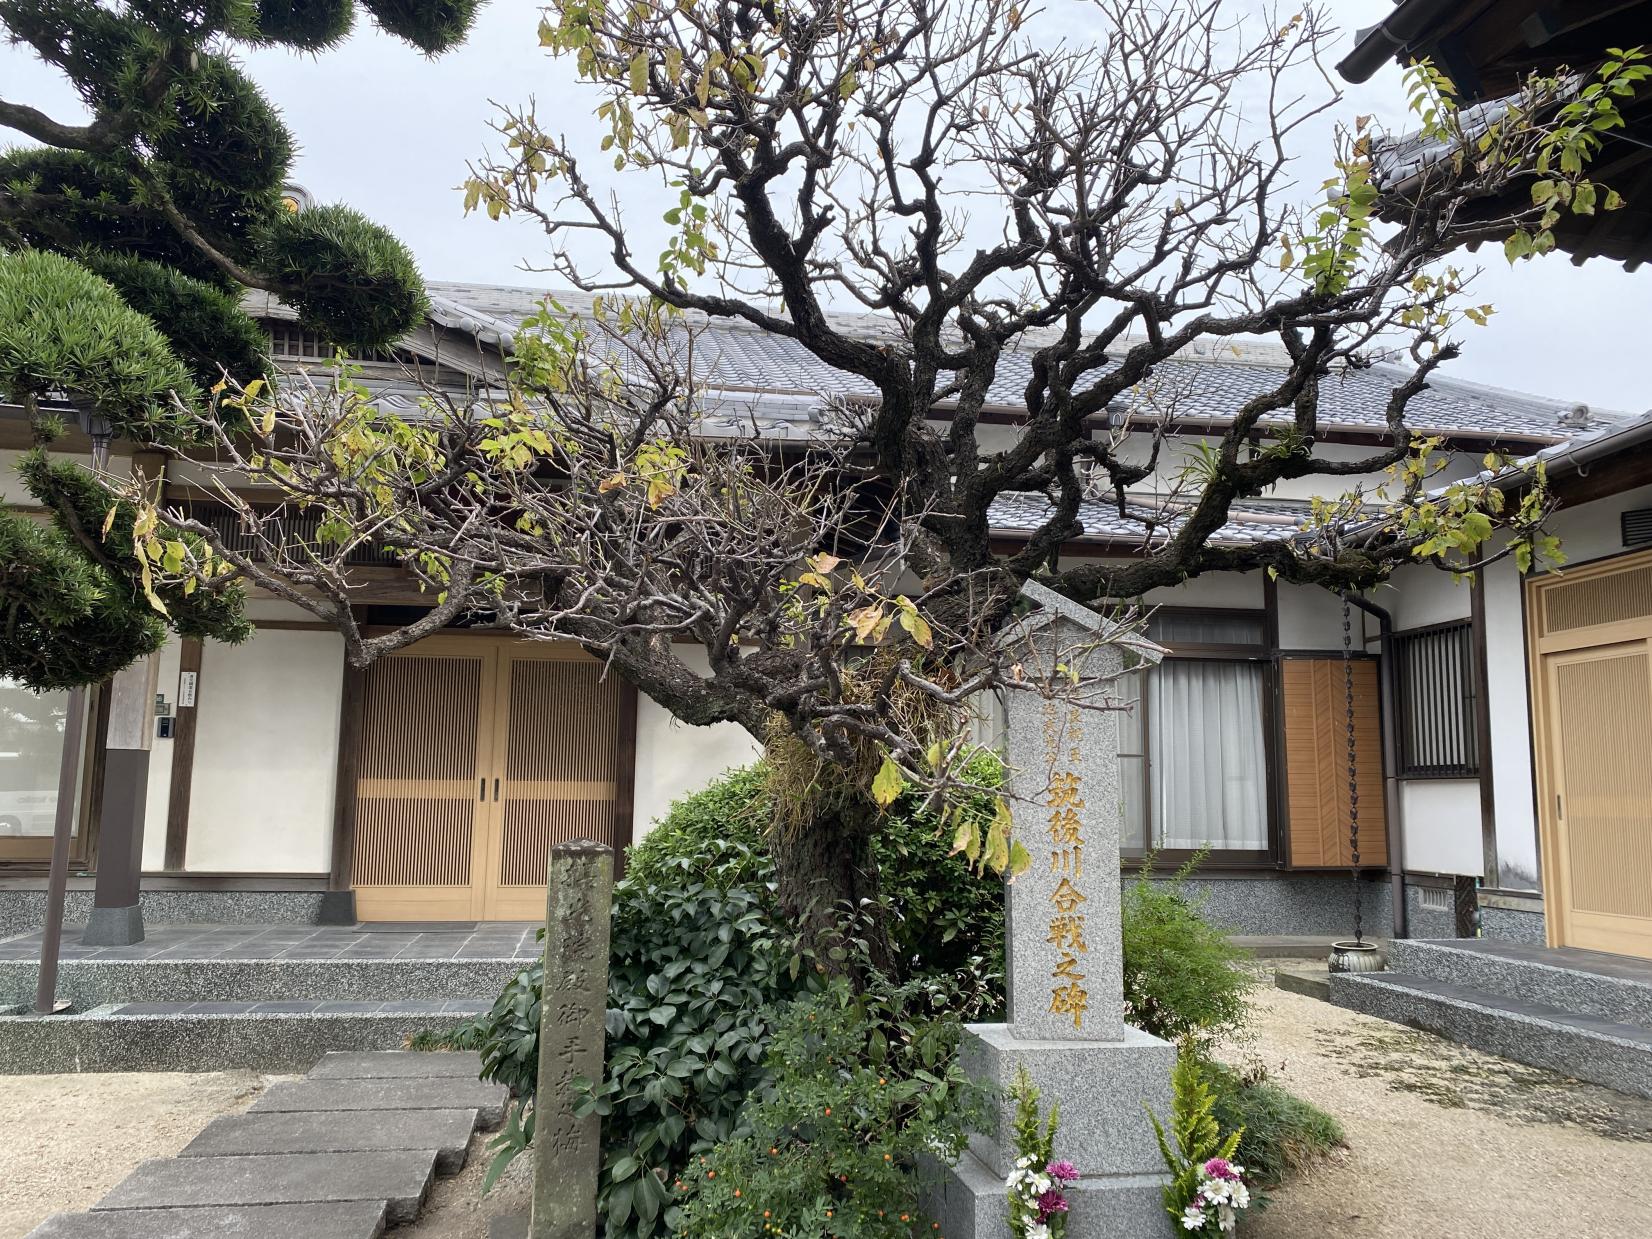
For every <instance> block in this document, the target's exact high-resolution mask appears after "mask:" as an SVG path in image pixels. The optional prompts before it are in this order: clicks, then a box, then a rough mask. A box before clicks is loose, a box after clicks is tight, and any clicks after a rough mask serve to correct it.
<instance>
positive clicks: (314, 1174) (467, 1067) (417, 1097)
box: [29, 1050, 506, 1239]
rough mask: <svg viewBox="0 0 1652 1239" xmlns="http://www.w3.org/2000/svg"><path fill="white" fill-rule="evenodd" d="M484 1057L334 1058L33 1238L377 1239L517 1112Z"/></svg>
mask: <svg viewBox="0 0 1652 1239" xmlns="http://www.w3.org/2000/svg"><path fill="white" fill-rule="evenodd" d="M480 1066H481V1064H480V1061H479V1059H478V1058H477V1056H476V1055H474V1054H425V1053H415V1052H411V1051H401V1050H392V1051H380V1052H374V1053H335V1054H328V1055H326V1056H325V1057H324V1058H322V1060H321V1061H320V1062H319V1063H317V1064H316V1066H315V1067H314V1068H313V1069H312V1070H311V1072H310V1074H309V1076H308V1077H306V1078H305V1079H303V1080H296V1081H291V1082H287V1083H283V1084H277V1085H275V1086H274V1087H273V1088H271V1089H270V1090H269V1091H268V1092H266V1093H265V1094H263V1096H261V1097H260V1098H259V1099H258V1100H257V1101H256V1102H255V1103H253V1105H252V1107H251V1109H249V1110H247V1111H246V1112H245V1113H242V1114H231V1115H224V1116H222V1117H220V1118H217V1119H214V1120H213V1121H212V1123H210V1124H209V1125H208V1126H207V1127H206V1129H205V1130H204V1131H202V1132H201V1134H200V1135H199V1136H197V1137H196V1138H195V1139H194V1140H193V1141H192V1142H191V1143H190V1144H189V1145H188V1146H187V1147H186V1148H185V1149H184V1150H183V1152H182V1153H180V1154H179V1155H178V1156H177V1157H175V1158H169V1159H162V1160H156V1161H147V1162H144V1163H142V1164H141V1165H140V1166H139V1167H138V1168H137V1169H136V1170H135V1171H133V1172H132V1174H131V1175H130V1176H129V1177H128V1178H127V1179H126V1180H125V1181H124V1182H123V1183H121V1184H119V1185H118V1186H117V1187H116V1188H115V1189H114V1190H113V1191H111V1192H110V1193H109V1194H108V1195H106V1196H105V1197H104V1198H103V1199H102V1200H100V1201H99V1202H98V1203H97V1204H96V1205H94V1206H93V1207H92V1209H91V1210H90V1211H89V1212H87V1213H76V1214H59V1215H57V1216H56V1217H52V1218H49V1219H47V1221H46V1222H44V1223H43V1224H42V1225H41V1226H39V1227H38V1228H36V1229H35V1230H34V1231H33V1232H31V1234H30V1236H29V1239H208V1237H209V1236H222V1235H236V1236H239V1237H241V1239H294V1237H295V1236H302V1237H303V1239H377V1237H378V1236H380V1235H382V1234H383V1233H384V1229H385V1227H386V1226H398V1225H402V1224H405V1223H407V1222H411V1221H413V1220H414V1219H415V1218H416V1217H417V1216H418V1214H419V1210H420V1208H421V1207H422V1206H423V1204H424V1201H425V1198H426V1196H427V1195H428V1194H429V1191H430V1187H431V1183H432V1181H433V1180H434V1178H435V1176H437V1175H444V1176H445V1175H451V1174H456V1173H458V1171H459V1170H460V1169H462V1168H463V1166H464V1164H465V1157H466V1151H467V1149H468V1147H469V1142H470V1136H471V1133H472V1132H473V1131H475V1130H476V1129H477V1128H491V1127H496V1126H498V1125H499V1123H500V1122H501V1121H502V1120H503V1118H504V1107H505V1101H506V1092H505V1089H504V1088H503V1087H502V1086H500V1085H495V1084H486V1083H484V1082H482V1081H481V1080H480V1079H478V1078H477V1077H478V1073H479V1071H480Z"/></svg>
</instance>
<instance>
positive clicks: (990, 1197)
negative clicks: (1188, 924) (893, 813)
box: [930, 584, 1176, 1239]
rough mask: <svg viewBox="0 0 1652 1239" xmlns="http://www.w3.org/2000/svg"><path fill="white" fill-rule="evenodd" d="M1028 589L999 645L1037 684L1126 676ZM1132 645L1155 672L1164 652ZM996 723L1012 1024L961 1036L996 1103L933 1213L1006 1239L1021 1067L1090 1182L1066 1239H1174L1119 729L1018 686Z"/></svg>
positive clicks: (1090, 638)
mask: <svg viewBox="0 0 1652 1239" xmlns="http://www.w3.org/2000/svg"><path fill="white" fill-rule="evenodd" d="M1023 592H1024V594H1025V595H1026V596H1027V597H1028V598H1029V599H1030V600H1031V601H1033V602H1035V603H1037V604H1038V605H1039V608H1040V609H1039V610H1038V611H1036V612H1034V613H1033V614H1031V615H1029V616H1028V617H1026V619H1024V620H1023V621H1022V622H1021V623H1020V624H1018V625H1017V626H1016V627H1015V628H1014V629H1012V630H1011V631H1010V632H1009V633H1007V634H1006V637H1005V640H1006V641H1009V642H1015V643H1016V648H1017V650H1018V660H1019V661H1020V662H1021V664H1022V666H1023V667H1024V668H1025V669H1026V671H1027V674H1028V677H1029V678H1030V679H1034V680H1037V681H1040V682H1042V683H1052V682H1057V681H1059V680H1061V679H1063V678H1065V677H1066V676H1067V675H1069V674H1070V673H1071V672H1073V671H1074V670H1076V671H1077V672H1078V673H1079V675H1080V676H1081V678H1083V679H1086V680H1092V679H1098V680H1102V681H1105V680H1106V679H1107V678H1108V677H1112V676H1116V675H1117V674H1118V673H1119V671H1120V670H1121V669H1122V668H1123V665H1124V650H1123V649H1122V648H1121V644H1120V643H1119V642H1118V641H1115V640H1113V639H1112V638H1113V636H1114V633H1113V626H1112V625H1111V623H1110V622H1109V621H1107V620H1105V619H1103V618H1102V617H1100V616H1098V615H1096V614H1095V613H1094V612H1092V611H1090V610H1089V609H1088V608H1085V607H1082V606H1079V605H1078V604H1076V603H1073V602H1071V601H1069V600H1067V599H1065V598H1062V597H1060V596H1059V595H1057V594H1054V593H1052V592H1051V591H1049V590H1047V589H1043V588H1042V587H1040V586H1037V585H1033V584H1029V585H1027V586H1026V587H1024V591H1023ZM1125 641H1126V642H1127V643H1128V644H1129V646H1131V647H1132V648H1133V649H1134V651H1135V652H1136V654H1137V655H1139V656H1141V657H1143V658H1146V659H1148V660H1156V658H1157V656H1158V655H1159V654H1160V653H1162V651H1160V650H1159V649H1158V647H1156V646H1154V645H1152V644H1151V643H1150V642H1147V641H1145V640H1143V639H1141V638H1138V637H1134V636H1127V637H1126V638H1125ZM1005 721H1006V729H1005V734H1006V744H1007V746H1008V750H1009V753H1008V757H1009V766H1010V772H1011V773H1010V791H1011V793H1012V794H1013V795H1014V796H1015V799H1014V800H1013V801H1012V807H1013V812H1014V817H1015V836H1016V838H1017V839H1019V840H1020V841H1021V842H1022V844H1023V845H1024V846H1025V847H1026V848H1027V850H1028V851H1029V852H1030V853H1031V854H1032V858H1033V861H1032V866H1031V867H1030V868H1029V869H1028V870H1027V872H1025V873H1023V874H1022V875H1021V876H1020V877H1019V878H1017V879H1016V880H1015V881H1014V882H1013V883H1011V884H1010V885H1009V887H1008V894H1007V900H1008V918H1007V920H1008V923H1007V926H1006V933H1005V939H1006V941H1005V946H1006V955H1007V958H1008V965H1009V985H1008V988H1009V1022H1008V1023H1007V1024H975V1025H970V1026H969V1027H968V1028H967V1029H966V1031H965V1035H964V1041H963V1045H962V1047H961V1048H960V1055H961V1060H962V1063H963V1066H964V1069H965V1070H966V1071H967V1072H968V1073H969V1074H970V1076H971V1077H973V1078H975V1079H977V1080H980V1081H983V1082H985V1083H987V1084H988V1085H990V1086H993V1087H995V1088H997V1089H998V1090H1000V1096H1001V1101H1000V1103H999V1105H998V1106H997V1107H996V1108H995V1111H994V1113H993V1114H992V1116H991V1119H990V1121H989V1123H988V1125H987V1126H988V1130H987V1131H986V1132H985V1133H984V1134H980V1135H976V1136H974V1137H972V1138H971V1141H970V1148H969V1150H968V1151H967V1152H966V1153H965V1154H964V1156H963V1158H962V1159H961V1160H960V1161H959V1162H958V1164H957V1165H956V1166H953V1167H952V1168H951V1169H950V1170H949V1171H948V1172H947V1173H946V1174H945V1176H944V1178H943V1180H942V1183H941V1185H940V1187H939V1188H938V1189H937V1190H936V1191H935V1192H934V1194H933V1195H932V1197H931V1199H930V1209H931V1212H932V1213H933V1214H934V1215H935V1217H936V1219H937V1220H938V1221H939V1222H940V1225H941V1229H940V1234H941V1235H943V1236H945V1239H1007V1236H1008V1235H1009V1233H1010V1232H1009V1222H1008V1219H1007V1208H1008V1206H1007V1196H1006V1188H1005V1186H1004V1180H1005V1178H1006V1176H1007V1175H1008V1174H1009V1172H1010V1170H1011V1169H1012V1167H1013V1166H1014V1163H1015V1157H1016V1153H1015V1149H1014V1146H1013V1144H1012V1143H1011V1131H1012V1126H1011V1124H1012V1120H1013V1117H1014V1104H1013V1103H1012V1102H1010V1101H1009V1100H1008V1098H1007V1095H1005V1091H1006V1090H1007V1089H1008V1086H1009V1085H1010V1083H1011V1082H1012V1081H1013V1080H1014V1079H1015V1076H1016V1072H1017V1070H1018V1069H1019V1068H1021V1067H1025V1068H1026V1070H1027V1073H1028V1074H1029V1075H1030V1076H1031V1078H1032V1082H1033V1083H1034V1084H1035V1085H1036V1086H1037V1087H1038V1089H1039V1094H1040V1104H1041V1106H1042V1107H1043V1108H1044V1109H1045V1111H1046V1112H1047V1111H1048V1108H1049V1106H1050V1104H1051V1103H1052V1102H1053V1103H1058V1104H1059V1105H1060V1107H1061V1124H1060V1129H1059V1131H1058V1133H1057V1136H1056V1153H1057V1156H1058V1157H1061V1158H1065V1159H1067V1160H1068V1161H1071V1162H1073V1163H1074V1164H1075V1165H1076V1166H1077V1167H1078V1169H1079V1172H1080V1173H1081V1174H1082V1175H1083V1178H1082V1179H1081V1180H1080V1181H1079V1183H1078V1184H1077V1186H1076V1187H1074V1188H1072V1189H1069V1191H1068V1193H1067V1195H1068V1199H1069V1200H1070V1201H1071V1202H1072V1210H1071V1212H1070V1213H1069V1214H1068V1216H1067V1234H1068V1236H1069V1239H1138V1237H1141V1239H1146V1237H1148V1236H1152V1237H1153V1239H1169V1236H1171V1235H1172V1234H1174V1233H1175V1228H1174V1223H1173V1221H1172V1219H1171V1217H1170V1215H1169V1214H1168V1213H1167V1212H1166V1211H1165V1208H1164V1202H1163V1200H1162V1199H1161V1197H1160V1189H1161V1188H1162V1187H1163V1186H1164V1184H1165V1183H1166V1182H1168V1175H1167V1174H1166V1172H1165V1169H1164V1164H1163V1161H1162V1160H1161V1158H1160V1156H1159V1151H1158V1146H1157V1144H1156V1142H1155V1140H1154V1135H1153V1127H1152V1124H1151V1122H1150V1121H1149V1120H1148V1115H1147V1107H1151V1108H1152V1109H1153V1111H1154V1113H1156V1114H1158V1115H1159V1116H1160V1118H1161V1119H1168V1118H1169V1115H1170V1072H1171V1069H1172V1067H1173V1066H1174V1065H1175V1061H1176V1050H1175V1047H1174V1046H1172V1045H1170V1044H1169V1043H1167V1042H1165V1041H1161V1040H1160V1039H1159V1038H1157V1037H1153V1036H1150V1035H1148V1034H1147V1033H1144V1032H1141V1031H1140V1030H1138V1029H1135V1028H1132V1027H1131V1026H1130V1025H1128V1024H1126V1023H1125V1022H1124V988H1123V941H1122V937H1121V931H1120V919H1119V915H1120V909H1119V900H1120V876H1119V836H1120V831H1121V827H1122V824H1123V818H1124V806H1123V792H1122V785H1121V782H1120V778H1119V761H1118V730H1117V720H1116V718H1115V717H1114V715H1113V714H1112V713H1111V712H1107V711H1100V710H1093V709H1085V708H1082V707H1081V706H1079V705H1077V704H1075V703H1073V702H1072V701H1070V700H1068V699H1065V698H1064V697H1063V696H1062V694H1061V692H1060V691H1059V690H1057V691H1052V692H1051V693H1049V694H1048V695H1046V694H1045V693H1043V692H1040V691H1037V690H1035V689H1018V690H1013V691H1011V692H1010V693H1009V694H1008V703H1007V711H1006V720H1005Z"/></svg>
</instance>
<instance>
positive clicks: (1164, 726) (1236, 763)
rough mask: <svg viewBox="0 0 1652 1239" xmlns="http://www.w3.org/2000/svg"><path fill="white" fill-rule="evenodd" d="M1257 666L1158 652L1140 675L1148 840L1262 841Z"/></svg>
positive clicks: (1263, 784)
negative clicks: (1148, 782)
mask: <svg viewBox="0 0 1652 1239" xmlns="http://www.w3.org/2000/svg"><path fill="white" fill-rule="evenodd" d="M1263 682H1264V681H1263V672H1262V667H1261V665H1260V664H1257V663H1250V662H1219V661H1211V662H1201V661H1197V660H1194V659H1168V658H1167V659H1166V660H1165V661H1164V662H1162V663H1160V664H1159V665H1158V666H1157V667H1155V668H1154V669H1153V672H1152V674H1150V675H1149V676H1148V677H1147V696H1148V710H1147V727H1148V738H1147V740H1148V753H1149V761H1150V770H1151V778H1152V786H1151V788H1150V789H1149V790H1150V793H1151V799H1152V812H1151V821H1152V823H1153V835H1154V842H1155V844H1156V845H1157V846H1159V847H1166V848H1200V847H1204V846H1205V845H1206V844H1209V845H1210V846H1211V847H1213V848H1216V849H1218V850H1221V849H1233V850H1242V851H1259V850H1262V849H1265V848H1266V847H1267V846H1268V799H1267V769H1268V767H1267V749H1266V746H1265V745H1264V743H1263V735H1262V686H1263Z"/></svg>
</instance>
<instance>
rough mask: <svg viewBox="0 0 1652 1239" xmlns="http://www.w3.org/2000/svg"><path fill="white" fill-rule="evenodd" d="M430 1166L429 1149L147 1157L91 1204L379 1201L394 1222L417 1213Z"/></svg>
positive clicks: (116, 1207) (156, 1206) (100, 1208)
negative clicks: (155, 1158) (117, 1184)
mask: <svg viewBox="0 0 1652 1239" xmlns="http://www.w3.org/2000/svg"><path fill="white" fill-rule="evenodd" d="M435 1168H436V1154H435V1152H434V1151H432V1150H416V1151H397V1152H387V1153H282V1154H271V1155H253V1156H248V1157H180V1158H176V1159H172V1160H166V1161H148V1162H144V1163H142V1164H141V1165H140V1166H139V1167H138V1168H137V1169H136V1170H134V1171H133V1172H132V1174H131V1175H130V1176H128V1178H127V1179H126V1181H125V1182H123V1183H121V1184H120V1185H119V1186H118V1187H116V1188H115V1189H114V1190H113V1191H112V1192H110V1193H109V1194H108V1195H107V1196H105V1197H104V1198H103V1199H102V1200H100V1201H98V1203H97V1204H96V1205H94V1206H93V1211H94V1212H97V1211H104V1210H127V1209H164V1208H183V1207H198V1206H209V1205H234V1206H243V1205H282V1204H311V1203H317V1204H319V1203H324V1202H334V1201H383V1202H384V1204H385V1221H386V1222H387V1223H388V1224H390V1225H392V1226H396V1225H400V1224H402V1223H404V1222H411V1221H412V1220H413V1219H414V1218H416V1217H417V1216H418V1215H419V1207H420V1206H421V1205H422V1204H423V1203H424V1198H425V1196H426V1194H427V1193H428V1192H429V1191H430V1183H431V1179H432V1177H433V1176H434V1172H435ZM115 1233H118V1232H115Z"/></svg>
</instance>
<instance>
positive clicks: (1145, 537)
mask: <svg viewBox="0 0 1652 1239" xmlns="http://www.w3.org/2000/svg"><path fill="white" fill-rule="evenodd" d="M1050 507H1051V505H1050V501H1049V500H1048V499H1047V498H1046V497H1045V496H1043V495H1039V494H1032V493H1028V492H1017V493H1013V494H1007V495H1000V496H998V498H996V499H994V500H993V501H992V506H991V507H990V508H989V509H988V517H989V523H990V524H991V526H992V529H993V531H994V532H996V533H999V534H1006V535H1014V534H1018V533H1031V532H1033V531H1034V530H1036V529H1038V528H1039V527H1040V526H1042V525H1043V524H1044V522H1045V521H1046V520H1048V519H1049V514H1050ZM1230 514H1231V518H1232V519H1230V520H1229V521H1228V522H1227V524H1225V525H1223V526H1222V527H1221V528H1220V529H1218V530H1217V531H1216V533H1215V534H1214V535H1213V536H1212V537H1211V539H1210V540H1211V542H1212V543H1215V544H1216V545H1219V546H1247V545H1255V544H1257V543H1261V542H1273V541H1277V540H1279V539H1282V538H1288V537H1290V536H1291V535H1293V534H1294V533H1296V532H1297V530H1298V529H1300V528H1301V521H1302V518H1303V516H1304V515H1306V513H1305V511H1304V509H1303V508H1302V507H1301V506H1300V505H1296V504H1289V503H1272V502H1263V501H1251V502H1250V503H1241V504H1235V505H1233V507H1232V508H1231V509H1230ZM1078 519H1079V523H1080V524H1082V525H1083V526H1084V533H1083V535H1082V536H1083V538H1084V539H1085V540H1087V541H1095V542H1102V543H1108V544H1112V545H1124V546H1139V547H1156V546H1160V545H1162V544H1163V543H1165V542H1168V541H1169V540H1170V539H1171V538H1173V537H1174V536H1175V535H1176V531H1177V530H1178V529H1179V528H1180V527H1181V522H1182V520H1183V519H1184V518H1183V515H1182V514H1181V513H1180V512H1179V511H1178V510H1177V509H1176V508H1174V507H1169V506H1160V505H1158V504H1155V503H1153V502H1152V501H1151V500H1150V499H1148V498H1147V497H1140V498H1138V497H1132V498H1131V500H1130V502H1129V503H1128V504H1127V505H1126V506H1125V511H1124V513H1123V514H1120V512H1119V509H1118V505H1117V504H1116V503H1113V502H1111V501H1104V500H1099V499H1087V500H1085V501H1084V502H1083V503H1081V504H1080V505H1079V509H1078Z"/></svg>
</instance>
